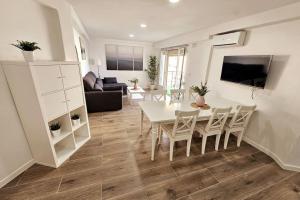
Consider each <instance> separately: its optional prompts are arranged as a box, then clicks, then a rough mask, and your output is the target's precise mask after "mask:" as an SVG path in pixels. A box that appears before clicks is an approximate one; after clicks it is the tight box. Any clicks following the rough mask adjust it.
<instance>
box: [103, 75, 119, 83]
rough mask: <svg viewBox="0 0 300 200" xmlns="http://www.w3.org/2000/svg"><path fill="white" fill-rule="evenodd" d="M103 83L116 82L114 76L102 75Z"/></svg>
mask: <svg viewBox="0 0 300 200" xmlns="http://www.w3.org/2000/svg"><path fill="white" fill-rule="evenodd" d="M103 83H104V84H112V83H118V81H117V78H116V77H104V79H103Z"/></svg>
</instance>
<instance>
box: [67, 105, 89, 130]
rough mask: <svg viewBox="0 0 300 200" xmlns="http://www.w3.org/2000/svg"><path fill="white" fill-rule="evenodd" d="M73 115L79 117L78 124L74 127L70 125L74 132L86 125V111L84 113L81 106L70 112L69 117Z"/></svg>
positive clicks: (83, 107)
mask: <svg viewBox="0 0 300 200" xmlns="http://www.w3.org/2000/svg"><path fill="white" fill-rule="evenodd" d="M74 114H78V115H79V116H80V124H79V125H76V126H74V125H73V124H72V129H73V131H76V130H77V129H79V128H81V127H82V126H84V125H86V124H87V115H86V111H85V106H81V107H79V108H77V109H75V110H73V111H71V112H70V116H72V115H74Z"/></svg>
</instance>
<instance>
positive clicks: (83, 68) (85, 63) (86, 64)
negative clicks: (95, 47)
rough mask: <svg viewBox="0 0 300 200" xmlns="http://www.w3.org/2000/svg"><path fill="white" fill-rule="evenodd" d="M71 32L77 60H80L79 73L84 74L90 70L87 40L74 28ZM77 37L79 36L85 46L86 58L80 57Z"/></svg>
mask: <svg viewBox="0 0 300 200" xmlns="http://www.w3.org/2000/svg"><path fill="white" fill-rule="evenodd" d="M73 32H74V42H75V46H76V50H77V55H78V60H79V62H80V67H81V74H82V76H84V75H86V74H87V73H88V72H89V71H90V65H89V52H88V42H87V40H86V38H85V37H84V36H83V35H81V34H80V33H79V32H78V31H77V30H76V29H73ZM79 38H81V41H82V45H84V46H85V50H86V59H85V60H83V59H82V55H81V49H80V48H81V46H80V39H79Z"/></svg>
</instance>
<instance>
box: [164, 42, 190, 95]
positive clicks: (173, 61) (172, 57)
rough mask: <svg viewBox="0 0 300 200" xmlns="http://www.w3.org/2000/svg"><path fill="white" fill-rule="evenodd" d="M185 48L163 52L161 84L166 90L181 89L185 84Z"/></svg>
mask: <svg viewBox="0 0 300 200" xmlns="http://www.w3.org/2000/svg"><path fill="white" fill-rule="evenodd" d="M185 53H186V49H185V47H178V48H172V49H166V50H163V51H162V52H161V59H162V60H161V65H162V67H161V69H160V71H161V72H163V74H161V75H160V82H161V83H163V86H164V87H165V88H167V89H168V90H169V89H179V88H182V84H183V73H184V58H185Z"/></svg>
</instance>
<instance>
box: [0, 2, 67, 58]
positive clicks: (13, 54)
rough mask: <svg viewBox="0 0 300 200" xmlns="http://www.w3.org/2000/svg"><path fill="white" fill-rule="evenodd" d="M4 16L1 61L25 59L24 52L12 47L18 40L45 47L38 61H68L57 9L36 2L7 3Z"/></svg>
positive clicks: (1, 10) (1, 12)
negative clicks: (25, 10) (33, 42)
mask: <svg viewBox="0 0 300 200" xmlns="http://www.w3.org/2000/svg"><path fill="white" fill-rule="evenodd" d="M24 8H27V12H24ZM20 13H22V14H20ZM0 16H1V17H0V25H1V37H0V60H23V57H22V54H21V52H20V51H19V50H18V49H16V48H15V47H13V46H11V45H10V44H11V43H15V41H16V40H28V41H35V42H38V43H39V46H40V47H41V48H42V51H36V52H35V53H36V58H37V59H38V60H63V59H64V50H63V45H62V39H61V34H60V33H61V31H60V25H59V20H58V13H57V12H56V11H55V10H54V9H51V8H49V7H46V6H42V5H40V4H39V3H37V2H35V1H33V0H22V1H19V0H3V1H1V7H0Z"/></svg>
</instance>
